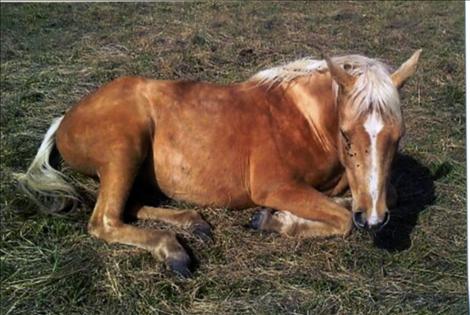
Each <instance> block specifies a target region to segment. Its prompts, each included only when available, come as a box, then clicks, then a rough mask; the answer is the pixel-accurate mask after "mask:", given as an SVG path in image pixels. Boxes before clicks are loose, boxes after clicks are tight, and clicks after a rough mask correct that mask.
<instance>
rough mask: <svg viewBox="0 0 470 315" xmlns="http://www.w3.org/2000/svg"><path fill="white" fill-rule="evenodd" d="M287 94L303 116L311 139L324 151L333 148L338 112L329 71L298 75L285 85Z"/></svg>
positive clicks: (334, 147) (335, 138)
mask: <svg viewBox="0 0 470 315" xmlns="http://www.w3.org/2000/svg"><path fill="white" fill-rule="evenodd" d="M287 93H288V94H289V95H290V97H291V98H292V100H293V102H294V104H295V105H296V107H297V108H298V109H299V111H300V112H301V113H302V115H303V116H304V117H305V119H306V121H307V122H308V125H309V126H310V128H311V132H312V135H313V138H314V139H315V140H316V141H317V142H318V144H319V145H320V146H321V147H322V149H323V150H325V151H332V150H335V149H336V145H337V143H336V141H337V136H336V135H337V131H338V113H337V109H336V104H335V102H336V101H335V99H336V95H335V93H334V91H333V88H332V80H331V77H330V76H329V74H328V73H319V74H314V75H311V76H308V77H300V78H298V79H296V80H294V81H293V82H291V83H290V84H288V86H287Z"/></svg>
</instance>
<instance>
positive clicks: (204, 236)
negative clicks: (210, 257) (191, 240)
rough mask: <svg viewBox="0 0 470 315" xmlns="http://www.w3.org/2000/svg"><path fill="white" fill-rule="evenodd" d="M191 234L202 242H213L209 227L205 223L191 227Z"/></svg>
mask: <svg viewBox="0 0 470 315" xmlns="http://www.w3.org/2000/svg"><path fill="white" fill-rule="evenodd" d="M193 233H194V234H195V235H196V236H197V237H198V238H200V239H201V240H203V241H204V242H209V241H212V240H213V236H212V229H211V226H210V225H209V224H208V223H206V222H202V223H197V224H195V225H194V227H193Z"/></svg>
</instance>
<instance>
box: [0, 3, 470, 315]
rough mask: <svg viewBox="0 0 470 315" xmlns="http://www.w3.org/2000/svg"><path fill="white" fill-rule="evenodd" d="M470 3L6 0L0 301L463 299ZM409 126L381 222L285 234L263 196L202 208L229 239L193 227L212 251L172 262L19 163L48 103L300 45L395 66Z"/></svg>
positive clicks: (59, 307) (293, 305) (300, 50)
mask: <svg viewBox="0 0 470 315" xmlns="http://www.w3.org/2000/svg"><path fill="white" fill-rule="evenodd" d="M463 7H464V5H463V3H458V2H427V3H420V2H393V3H392V2H385V3H365V4H362V3H350V2H341V3H318V2H316V3H297V2H296V3H259V2H250V3H245V2H243V3H230V4H222V3H218V2H209V3H204V4H189V3H185V4H182V3H175V4H103V3H101V4H98V3H95V4H78V3H75V4H4V3H2V5H1V35H2V40H1V117H0V126H1V129H0V139H1V150H0V165H1V186H0V194H1V200H0V204H1V207H2V211H1V223H0V224H1V258H0V263H1V265H0V267H1V307H2V313H3V314H46V313H47V314H130V313H137V314H140V313H144V314H146V313H162V314H166V313H171V314H174V313H194V314H226V313H237V314H243V313H250V314H251V313H260V314H273V313H290V314H297V313H298V314H317V313H318V314H413V313H414V314H431V313H432V314H435V313H438V314H464V313H466V312H467V295H466V286H467V278H466V277H467V276H466V246H465V245H466V216H465V213H466V209H465V203H466V193H465V188H466V178H465V159H466V157H465V136H464V134H465V105H464V95H465V92H464V31H463V26H464V14H463V12H464V9H463ZM420 47H421V48H423V49H424V54H423V57H422V60H421V68H420V70H419V72H418V74H417V75H416V76H415V78H413V79H412V80H411V81H410V82H409V84H408V85H407V86H406V87H405V88H404V90H403V93H402V94H403V108H404V114H405V121H406V123H407V131H408V136H407V140H406V143H405V144H404V146H403V148H402V152H403V153H404V155H403V156H402V157H401V158H400V159H399V160H398V163H397V165H396V171H395V175H394V176H395V179H394V181H395V182H396V183H397V184H398V186H399V193H400V208H399V209H398V210H396V211H395V213H394V218H393V222H392V224H391V225H390V227H389V228H388V229H387V231H385V232H384V233H383V234H382V235H379V236H377V237H375V238H373V237H371V236H370V235H367V234H364V233H361V232H359V231H355V232H354V233H353V235H352V236H351V237H349V238H348V239H346V240H342V239H328V240H306V241H298V240H294V239H286V238H282V237H279V236H277V235H265V234H259V233H255V232H252V231H249V230H247V229H245V228H244V227H243V225H244V224H245V223H247V222H248V220H249V217H250V214H251V212H250V211H240V212H234V211H230V210H226V209H201V212H202V213H203V214H204V215H205V216H206V217H207V219H208V220H209V221H210V222H211V223H212V224H213V225H214V227H215V231H214V232H215V237H216V240H215V242H214V243H213V244H203V243H201V242H199V241H198V240H196V239H194V238H192V236H190V235H188V234H185V233H184V232H183V231H181V233H182V236H183V238H185V239H186V240H187V242H188V244H189V246H191V247H192V248H193V250H194V254H195V255H196V257H197V258H198V260H199V261H200V266H199V268H198V269H197V272H196V273H195V275H194V277H193V278H192V279H190V280H188V281H183V280H179V279H176V278H174V277H172V276H171V275H170V274H169V273H168V272H167V271H165V269H164V268H163V266H162V265H161V264H159V263H156V262H155V261H154V260H153V259H152V258H151V257H150V255H148V254H147V253H145V252H143V251H140V250H137V249H134V248H129V247H125V246H114V245H113V246H110V245H106V244H104V243H102V242H100V241H97V240H94V239H92V238H91V237H89V236H88V235H87V234H86V228H85V227H86V222H87V217H88V213H87V211H86V209H82V210H80V211H78V212H75V213H70V214H68V215H67V216H64V217H54V216H46V215H42V214H37V213H35V212H31V211H30V210H31V208H30V207H29V206H27V202H26V200H25V198H24V196H22V195H21V194H19V193H18V192H17V191H16V190H15V184H14V182H13V180H12V177H11V173H12V172H13V171H20V170H24V169H25V168H26V166H27V165H28V163H29V162H30V161H31V159H32V157H33V155H34V154H35V152H36V149H37V147H38V145H39V142H40V140H41V137H42V135H43V134H44V132H45V130H46V129H47V127H48V125H49V124H50V121H51V119H52V117H55V116H58V115H60V114H61V113H62V112H63V111H64V110H66V109H67V108H69V107H70V106H71V105H73V104H74V103H75V102H76V101H78V100H79V99H80V98H81V97H82V96H84V95H86V94H87V93H88V92H89V91H92V90H94V89H95V88H97V87H98V86H100V85H101V84H103V83H105V82H107V81H109V80H111V79H113V78H116V77H118V76H121V75H124V74H138V75H144V76H148V77H153V78H162V79H163V78H165V79H197V80H210V81H217V82H231V81H239V80H244V79H246V78H248V77H249V76H250V75H251V74H253V73H254V72H255V71H257V70H259V69H261V68H264V67H266V66H270V65H274V64H277V63H279V62H283V61H289V60H292V59H295V58H298V57H303V56H319V53H320V49H322V50H324V51H328V52H331V54H343V53H362V54H365V55H368V56H378V57H381V58H382V59H384V60H386V61H388V62H389V63H391V64H392V65H395V66H397V65H399V64H400V63H401V62H402V61H403V60H405V59H406V58H407V57H408V56H409V55H410V54H411V53H412V51H413V50H414V49H416V48H420Z"/></svg>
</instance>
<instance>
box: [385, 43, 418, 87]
mask: <svg viewBox="0 0 470 315" xmlns="http://www.w3.org/2000/svg"><path fill="white" fill-rule="evenodd" d="M421 51H423V50H422V49H418V50H417V51H415V52H414V54H413V55H412V56H411V57H410V59H408V60H407V61H405V62H404V63H403V64H402V65H401V66H400V68H398V70H397V71H395V72H394V73H393V74H392V82H393V84H394V85H395V86H396V87H397V89H399V88H401V87H402V86H403V84H405V82H406V80H408V79H409V78H410V77H411V76H412V75H413V74H414V73H415V72H416V68H417V66H418V60H419V55H421Z"/></svg>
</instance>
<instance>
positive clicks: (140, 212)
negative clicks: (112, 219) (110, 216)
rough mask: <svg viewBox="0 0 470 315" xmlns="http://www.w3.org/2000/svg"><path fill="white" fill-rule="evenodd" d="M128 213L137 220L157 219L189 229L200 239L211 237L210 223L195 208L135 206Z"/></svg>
mask: <svg viewBox="0 0 470 315" xmlns="http://www.w3.org/2000/svg"><path fill="white" fill-rule="evenodd" d="M130 214H131V215H132V216H133V217H134V218H137V219H139V220H157V221H161V222H164V223H168V224H172V225H175V226H178V227H182V228H186V229H190V230H192V232H193V233H194V234H196V235H197V236H199V237H201V238H202V239H210V238H211V237H212V232H211V227H210V225H209V224H208V223H207V222H206V221H205V220H204V219H203V218H202V217H201V215H200V214H199V213H198V212H197V211H196V210H191V209H169V208H160V207H150V206H143V207H138V206H136V207H134V208H133V209H132V210H131V213H130Z"/></svg>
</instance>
